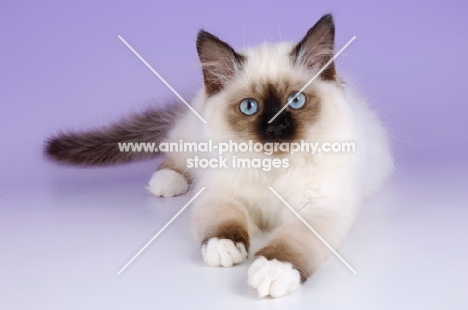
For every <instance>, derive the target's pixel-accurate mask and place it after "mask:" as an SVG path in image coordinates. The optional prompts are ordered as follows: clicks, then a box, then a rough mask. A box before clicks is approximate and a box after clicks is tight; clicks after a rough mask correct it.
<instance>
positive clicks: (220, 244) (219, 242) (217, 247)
mask: <svg viewBox="0 0 468 310" xmlns="http://www.w3.org/2000/svg"><path fill="white" fill-rule="evenodd" d="M201 252H202V255H203V260H204V261H205V263H206V264H207V265H208V266H211V267H232V266H233V265H236V264H240V263H242V262H243V261H245V259H246V258H247V254H248V253H247V250H246V249H245V246H244V244H243V243H242V242H237V243H236V244H234V241H232V240H231V239H218V238H211V239H209V240H208V242H206V243H205V244H204V245H203V246H202V250H201Z"/></svg>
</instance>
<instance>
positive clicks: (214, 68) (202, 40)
mask: <svg viewBox="0 0 468 310" xmlns="http://www.w3.org/2000/svg"><path fill="white" fill-rule="evenodd" d="M197 51H198V57H200V62H201V65H202V68H203V79H204V82H205V89H206V93H207V95H213V94H215V93H217V92H219V91H220V90H222V89H223V87H224V86H225V85H226V83H227V82H229V81H230V80H231V79H232V78H233V77H234V75H235V74H236V72H237V71H238V70H240V69H241V67H242V63H243V62H244V56H242V55H239V54H237V53H236V52H235V51H234V49H233V48H232V47H231V46H229V44H227V43H225V42H223V41H221V40H220V39H219V38H218V37H216V36H214V35H212V34H211V33H208V32H206V31H204V30H200V32H199V33H198V37H197Z"/></svg>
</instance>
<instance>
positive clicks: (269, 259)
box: [248, 214, 349, 297]
mask: <svg viewBox="0 0 468 310" xmlns="http://www.w3.org/2000/svg"><path fill="white" fill-rule="evenodd" d="M342 220H343V219H337V218H336V217H334V215H332V214H330V215H317V216H315V217H310V218H306V221H307V222H308V223H309V224H310V225H311V226H312V227H313V228H314V229H315V230H316V231H317V232H318V233H319V234H320V235H321V236H322V237H323V238H324V239H325V240H326V241H327V242H328V243H329V244H330V245H331V246H332V247H334V248H336V247H337V246H338V245H339V244H340V243H341V241H342V239H343V238H344V235H345V234H346V232H347V230H348V227H349V225H348V224H347V223H346V222H343V221H342ZM331 255H332V252H331V251H330V250H329V249H328V248H327V247H326V246H325V245H324V244H323V243H322V242H321V241H320V240H319V238H318V237H317V236H316V235H315V234H314V233H313V232H312V231H310V230H309V229H308V228H307V227H306V226H305V225H304V223H302V222H301V221H300V220H299V219H297V218H294V219H291V220H289V222H287V223H285V224H282V225H281V226H279V227H278V228H277V229H276V230H275V231H274V232H273V234H272V237H271V239H270V241H269V242H268V244H267V246H265V247H264V248H262V249H260V250H259V251H258V252H257V253H256V254H255V256H254V260H253V262H252V264H251V265H250V267H249V270H248V282H249V285H250V286H251V287H253V288H255V289H256V290H257V293H258V295H259V296H260V297H266V296H272V297H282V296H284V295H286V294H288V293H292V292H294V291H296V290H297V289H299V287H300V286H301V284H303V283H304V282H305V281H306V280H307V278H308V277H310V276H311V275H312V274H313V273H314V272H315V271H316V270H317V269H318V268H319V266H320V265H321V264H322V263H323V262H324V261H325V260H326V259H328V258H329V257H330V256H331Z"/></svg>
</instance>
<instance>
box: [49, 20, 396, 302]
mask: <svg viewBox="0 0 468 310" xmlns="http://www.w3.org/2000/svg"><path fill="white" fill-rule="evenodd" d="M334 37H335V26H334V21H333V17H332V15H330V14H327V15H324V16H322V17H321V18H320V19H319V20H318V21H317V23H316V24H315V25H314V26H313V27H312V28H311V29H310V30H309V31H308V32H307V34H306V35H305V36H304V38H303V39H302V40H301V41H300V42H299V43H297V44H293V43H285V42H282V43H274V44H273V43H264V44H261V45H259V46H256V47H253V48H248V49H246V50H244V51H242V52H237V51H235V50H234V49H233V48H232V47H231V46H230V45H228V44H227V43H225V42H223V41H221V40H220V39H219V38H218V37H216V36H214V35H212V34H210V33H208V32H206V31H204V30H200V32H199V33H198V37H197V42H196V47H197V52H198V55H199V58H200V62H201V66H202V71H203V82H204V86H203V88H202V89H201V90H200V91H199V92H198V93H197V95H196V96H195V98H194V99H193V100H192V102H191V105H192V106H193V107H194V109H195V110H197V111H200V114H201V115H202V116H203V118H205V119H206V122H207V123H206V124H204V123H203V122H202V121H200V119H199V118H198V117H197V116H196V115H195V114H193V113H192V112H191V111H190V110H189V109H187V107H185V106H183V105H177V104H174V105H170V106H168V107H167V108H164V109H162V108H151V109H149V110H147V111H146V112H144V113H140V114H134V115H131V116H129V117H127V118H126V119H124V120H122V121H121V122H120V123H116V124H114V125H111V126H109V127H107V128H104V129H102V130H94V131H87V132H65V133H59V134H58V135H56V136H54V137H52V138H50V139H48V140H47V142H46V147H45V153H46V155H47V156H48V157H49V158H51V159H53V160H56V161H58V162H62V163H68V164H75V165H84V166H86V165H107V164H116V163H124V162H129V161H134V160H140V159H147V158H151V157H155V156H164V159H163V161H162V163H161V165H160V166H159V168H158V170H157V171H156V172H155V173H154V174H153V176H152V178H151V180H150V182H149V186H148V189H149V191H150V192H151V193H153V194H154V195H156V196H160V197H172V196H176V195H181V194H184V193H186V192H187V191H189V189H193V192H198V191H199V190H200V189H201V188H202V187H206V190H205V191H203V192H202V193H201V194H200V196H199V197H197V199H196V200H195V201H194V202H193V204H194V206H193V210H192V212H193V220H194V230H195V234H196V236H197V238H198V240H199V242H200V245H201V252H202V256H203V259H204V261H205V263H206V264H207V265H209V266H215V267H218V266H222V267H231V266H233V265H237V264H241V263H243V262H244V261H245V260H246V259H247V257H248V253H249V250H250V242H251V238H252V236H254V235H256V234H257V233H258V232H261V231H266V232H269V234H270V238H269V241H268V242H267V243H266V244H265V245H264V247H263V248H261V249H260V250H259V251H257V252H256V253H254V255H253V261H252V263H251V265H250V267H249V268H248V284H249V285H250V286H251V287H253V288H254V289H255V290H256V291H257V293H258V295H259V296H260V297H266V296H271V297H281V296H284V295H286V294H289V293H292V292H294V291H296V290H298V289H299V287H300V286H301V284H302V283H304V282H305V281H306V280H307V279H308V278H309V277H310V276H311V275H312V274H313V273H314V271H316V270H317V269H318V268H319V267H320V265H321V264H322V263H323V262H324V261H326V260H327V259H328V258H329V257H330V256H331V255H332V252H331V251H330V249H328V248H327V247H326V246H325V245H324V243H322V242H321V241H320V240H319V239H318V238H317V236H316V235H314V234H313V233H312V232H311V231H310V230H309V228H308V227H307V226H306V225H304V223H303V222H301V221H300V219H299V218H298V217H297V216H296V215H294V214H293V213H292V212H291V210H289V209H288V208H287V207H286V206H285V205H284V203H283V202H282V201H281V200H280V199H279V198H278V197H277V196H276V195H275V194H274V193H273V192H272V191H271V190H270V189H269V188H270V187H271V188H272V189H274V190H275V191H276V192H277V193H278V194H279V195H280V196H281V197H282V198H283V199H284V200H285V201H286V202H287V203H288V204H289V205H290V206H292V207H293V208H294V209H295V210H296V211H297V212H298V213H299V214H300V216H301V217H302V218H303V219H304V220H306V221H307V222H308V224H309V225H310V226H311V227H313V228H314V229H315V231H316V232H317V233H319V234H320V235H321V236H322V238H323V239H324V240H326V242H328V243H329V244H330V245H331V246H332V247H333V248H335V249H337V248H338V247H339V246H340V244H341V243H342V242H343V240H344V238H345V236H346V234H347V232H348V230H349V229H350V227H351V225H352V223H353V221H354V219H355V217H356V214H357V212H358V210H359V206H360V204H361V203H362V202H363V200H364V199H365V198H367V197H368V196H370V195H371V194H372V193H374V192H376V191H377V190H378V189H379V187H381V185H382V184H383V182H384V181H385V180H386V179H387V178H388V177H389V176H390V175H391V173H392V170H393V159H392V156H391V152H390V148H389V142H388V138H387V134H386V131H385V130H384V128H383V127H382V125H381V124H380V122H379V120H378V118H377V116H376V115H375V114H374V113H373V112H372V111H371V110H370V109H369V108H368V107H367V106H366V103H365V101H364V100H363V99H362V98H361V97H360V96H359V95H358V94H357V93H356V92H355V91H354V90H353V88H352V87H351V86H350V85H348V84H347V83H346V82H344V81H343V80H342V79H341V78H339V77H338V75H337V73H336V66H335V64H334V62H331V63H330V65H329V66H328V67H326V69H325V70H323V71H322V72H321V73H320V75H319V76H318V78H317V79H315V80H314V81H313V82H312V83H310V85H309V86H307V87H306V88H305V89H304V90H303V91H302V92H301V93H298V91H299V90H300V89H301V88H302V87H303V86H304V85H306V84H307V82H308V81H309V80H310V79H311V78H312V77H313V76H314V75H315V74H317V73H318V72H319V70H320V69H321V68H322V67H323V66H324V65H325V64H326V63H327V62H329V61H330V60H331V59H332V57H333V55H334V54H333V50H334ZM292 96H293V97H294V96H295V97H296V98H295V99H294V100H292V102H291V104H290V105H289V106H288V107H287V108H285V109H284V110H283V111H282V112H281V113H280V114H279V115H278V116H277V117H276V118H275V119H274V120H273V121H272V122H269V121H270V120H271V119H272V118H273V117H274V116H275V115H276V114H277V113H278V112H279V111H280V109H281V108H283V107H284V106H285V105H286V104H287V103H289V102H288V100H290V99H291V97H292ZM181 140H183V141H190V142H203V141H205V142H206V141H208V140H212V141H217V142H220V141H229V140H231V141H235V142H242V141H247V140H252V141H254V142H260V143H262V144H266V143H275V142H276V143H278V142H297V141H301V140H304V141H315V142H319V143H325V142H335V141H351V142H353V143H355V146H356V150H355V152H348V153H343V152H342V153H339V152H336V153H333V152H328V153H324V152H321V153H317V154H310V153H299V154H292V155H291V154H289V153H287V152H281V151H276V152H275V153H274V154H272V155H270V156H267V155H264V154H262V153H258V152H251V153H249V152H246V153H241V152H240V151H237V152H236V151H231V152H228V153H227V154H225V156H227V158H230V159H233V158H234V156H236V157H239V158H241V157H242V158H259V157H260V158H280V159H282V160H284V159H287V161H288V166H287V168H285V167H281V168H278V169H271V170H269V171H265V170H263V169H253V168H252V169H236V168H228V169H225V168H212V169H202V168H190V169H189V168H187V165H186V162H187V159H189V158H193V156H195V155H200V156H204V157H210V158H215V157H217V155H218V154H217V152H215V151H213V152H211V153H210V152H208V153H205V154H199V153H196V152H187V153H182V152H173V153H165V154H163V153H162V152H121V151H120V150H119V148H118V147H117V144H118V143H121V142H156V143H161V142H171V141H175V142H177V141H181Z"/></svg>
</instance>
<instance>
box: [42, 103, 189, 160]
mask: <svg viewBox="0 0 468 310" xmlns="http://www.w3.org/2000/svg"><path fill="white" fill-rule="evenodd" d="M182 112H183V110H182V109H181V106H178V105H177V106H170V107H168V108H166V109H149V110H146V111H145V112H143V113H140V114H134V115H131V116H130V117H128V118H125V119H123V120H122V121H121V122H118V123H115V124H112V125H110V126H108V127H105V128H103V129H102V130H93V131H86V132H62V133H59V134H57V135H56V136H53V137H51V138H49V139H48V140H47V141H46V142H45V149H44V153H45V155H46V156H47V157H48V158H49V159H52V160H54V161H57V162H60V163H64V164H70V165H79V166H105V165H112V164H119V163H126V162H131V161H137V160H143V159H149V158H153V157H156V156H157V155H159V153H158V152H155V151H151V150H144V149H141V150H140V151H136V150H133V151H132V150H131V149H128V150H126V151H125V150H121V147H122V145H123V144H125V143H135V144H136V143H138V144H140V145H141V144H143V143H148V144H151V143H155V144H156V145H157V144H158V143H160V142H162V141H163V140H164V139H165V138H166V137H167V135H168V134H169V132H170V131H171V129H172V128H173V127H174V126H175V123H176V121H177V119H178V118H179V117H180V115H181V113H182ZM119 144H120V145H119Z"/></svg>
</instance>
